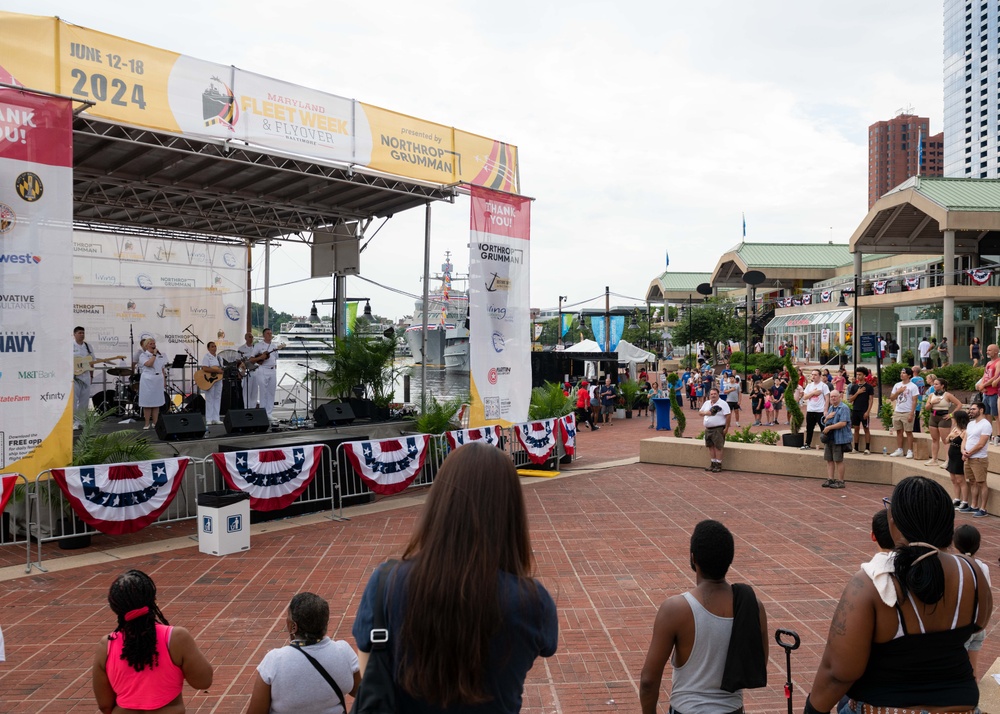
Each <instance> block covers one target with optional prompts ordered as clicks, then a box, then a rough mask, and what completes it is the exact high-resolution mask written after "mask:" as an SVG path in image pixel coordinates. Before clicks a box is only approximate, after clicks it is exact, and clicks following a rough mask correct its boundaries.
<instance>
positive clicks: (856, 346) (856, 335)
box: [851, 273, 861, 378]
mask: <svg viewBox="0 0 1000 714" xmlns="http://www.w3.org/2000/svg"><path fill="white" fill-rule="evenodd" d="M860 336H861V325H859V324H858V274H857V273H855V274H854V330H853V331H852V332H851V352H852V353H853V354H854V377H855V378H857V375H858V352H859V351H860V348H861V337H860Z"/></svg>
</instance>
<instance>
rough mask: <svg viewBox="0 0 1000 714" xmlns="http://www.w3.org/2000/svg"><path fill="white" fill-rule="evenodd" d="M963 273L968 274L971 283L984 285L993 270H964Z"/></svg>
mask: <svg viewBox="0 0 1000 714" xmlns="http://www.w3.org/2000/svg"><path fill="white" fill-rule="evenodd" d="M965 272H966V273H968V274H969V277H970V278H972V282H974V283H975V284H976V285H985V284H986V283H988V282H989V281H990V277H991V276H992V275H993V270H992V269H990V268H977V269H975V270H966V271H965Z"/></svg>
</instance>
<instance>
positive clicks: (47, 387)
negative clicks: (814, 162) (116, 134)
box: [0, 89, 73, 479]
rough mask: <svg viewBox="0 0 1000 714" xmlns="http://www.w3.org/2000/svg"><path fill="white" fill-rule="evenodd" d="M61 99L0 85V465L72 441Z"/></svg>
mask: <svg viewBox="0 0 1000 714" xmlns="http://www.w3.org/2000/svg"><path fill="white" fill-rule="evenodd" d="M72 121H73V114H72V107H71V103H70V102H69V101H67V100H64V99H56V98H51V97H41V96H37V95H32V94H27V93H24V92H19V91H16V90H10V89H0V472H8V471H17V472H20V473H23V474H24V475H25V476H26V477H28V478H29V479H33V478H34V477H35V475H36V474H38V472H40V471H43V470H45V469H48V468H53V467H58V466H65V465H66V464H67V463H69V461H70V459H71V458H72V441H73V415H72V397H73V350H72V347H71V344H72V342H73V322H72V320H73V310H72V302H73V294H72V290H73V284H72V282H71V281H70V276H71V275H72V274H73V264H72V261H73V257H72V251H71V244H72V240H73V233H72V222H73V203H72V198H73V169H72V166H73V135H72Z"/></svg>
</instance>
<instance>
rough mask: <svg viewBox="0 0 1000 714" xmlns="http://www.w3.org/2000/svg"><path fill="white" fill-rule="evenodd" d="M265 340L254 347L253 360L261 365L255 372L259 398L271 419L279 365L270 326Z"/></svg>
mask: <svg viewBox="0 0 1000 714" xmlns="http://www.w3.org/2000/svg"><path fill="white" fill-rule="evenodd" d="M263 337H264V341H263V342H258V343H257V344H256V345H255V346H254V349H253V353H254V356H253V359H252V360H251V361H252V362H256V363H257V364H258V365H259V366H258V368H257V371H256V372H254V373H253V376H255V377H256V378H257V379H256V381H257V399H258V401H259V402H260V406H261V407H262V408H263V409H264V411H266V412H267V418H268V420H269V421H270V419H271V412H272V411H273V410H274V388H275V386H277V382H276V375H275V368H276V367H277V366H278V346H277V345H272V344H271V339H272V337H273V334H272V332H271V330H270V328H268V329H265V330H264V335H263Z"/></svg>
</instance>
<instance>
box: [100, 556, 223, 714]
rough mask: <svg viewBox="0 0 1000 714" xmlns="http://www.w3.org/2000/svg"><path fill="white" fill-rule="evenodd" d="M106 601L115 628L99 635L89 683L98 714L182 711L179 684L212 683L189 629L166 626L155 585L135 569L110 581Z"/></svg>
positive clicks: (197, 685)
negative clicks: (95, 700) (91, 679)
mask: <svg viewBox="0 0 1000 714" xmlns="http://www.w3.org/2000/svg"><path fill="white" fill-rule="evenodd" d="M108 604H109V605H110V606H111V610H112V612H114V613H115V615H117V617H118V626H117V627H116V628H115V631H114V632H112V633H111V634H110V635H105V636H104V637H102V638H101V642H100V644H99V645H98V646H97V653H96V654H95V655H94V667H93V686H94V696H95V697H96V699H97V707H98V709H100V710H101V712H103V714H112V712H114V714H129V713H130V712H135V711H140V712H156V714H184V711H185V709H184V695H183V693H182V692H183V689H184V682H185V681H186V682H187V683H188V684H190V685H191V686H192V687H194V688H195V689H208V688H209V687H210V686H212V665H210V664H209V663H208V660H206V659H205V656H204V655H203V654H202V653H201V650H199V649H198V645H196V644H195V641H194V638H193V637H192V636H191V633H190V632H188V631H187V630H185V629H184V628H183V627H171V626H170V623H168V622H167V618H165V617H164V616H163V613H162V612H160V608H159V607H158V606H157V604H156V585H155V584H153V579H152V578H150V577H149V576H148V575H146V574H145V573H144V572H142V571H141V570H128V571H126V572H124V573H122V574H121V575H119V576H118V578H117V579H116V580H115V582H114V583H112V584H111V589H110V590H109V591H108Z"/></svg>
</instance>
